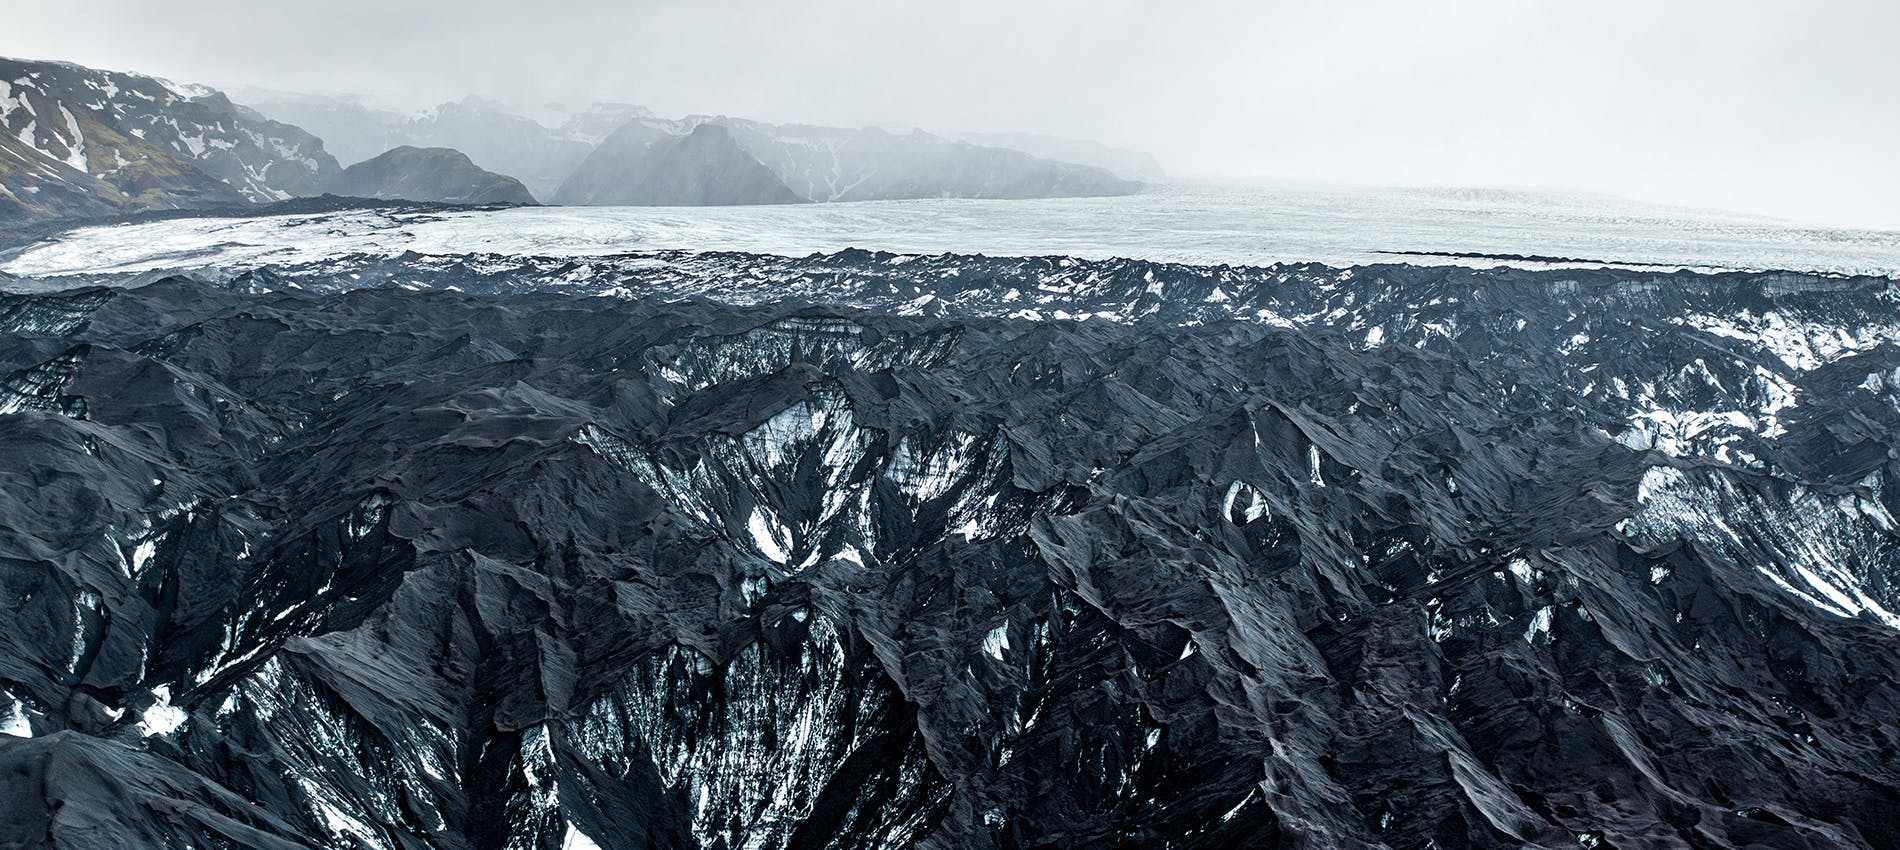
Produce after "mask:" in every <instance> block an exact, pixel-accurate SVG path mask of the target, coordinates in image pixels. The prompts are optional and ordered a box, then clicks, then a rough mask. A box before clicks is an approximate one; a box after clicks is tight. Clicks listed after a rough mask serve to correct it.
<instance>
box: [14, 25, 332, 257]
mask: <svg viewBox="0 0 1900 850" xmlns="http://www.w3.org/2000/svg"><path fill="white" fill-rule="evenodd" d="M337 172H338V168H337V164H336V160H335V159H333V158H332V157H331V156H330V155H329V154H328V153H327V152H325V151H324V148H323V143H322V142H321V141H319V140H318V139H317V138H316V137H315V136H312V135H310V134H309V133H306V132H304V131H303V130H301V129H298V128H297V127H293V126H291V125H288V124H282V123H278V122H275V121H271V120H269V119H266V118H264V117H263V116H261V115H258V114H257V113H255V112H252V111H250V110H248V109H245V108H243V107H240V106H236V105H234V104H232V103H231V101H230V100H229V99H228V98H226V97H225V96H224V95H222V94H220V93H218V92H216V91H213V90H210V89H205V88H201V87H187V86H179V85H176V84H173V83H169V82H166V81H164V80H159V79H156V78H153V77H147V76H142V75H138V74H126V73H118V72H113V71H99V70H95V69H91V68H84V67H81V66H78V65H71V64H67V63H63V62H35V61H25V60H18V59H0V219H7V218H12V219H24V218H47V217H70V216H93V215H106V214H113V213H124V212H136V211H143V210H165V209H192V208H206V207H221V206H236V205H242V204H246V203H262V202H269V201H279V200H284V199H286V198H290V197H294V196H300V195H313V194H318V193H320V192H321V191H322V187H323V186H324V185H325V184H326V183H327V182H328V181H329V180H331V179H333V178H335V176H336V174H337Z"/></svg>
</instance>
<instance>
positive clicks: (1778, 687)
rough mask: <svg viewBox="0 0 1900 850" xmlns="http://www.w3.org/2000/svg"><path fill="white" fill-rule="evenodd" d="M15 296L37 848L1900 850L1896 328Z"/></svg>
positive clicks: (10, 733)
mask: <svg viewBox="0 0 1900 850" xmlns="http://www.w3.org/2000/svg"><path fill="white" fill-rule="evenodd" d="M8 286H9V288H10V289H12V290H13V293H12V294H7V295H4V296H0V327H4V329H5V332H4V335H0V357H3V358H4V359H3V360H0V411H3V412H0V443H4V449H3V452H4V457H5V458H7V462H6V463H5V464H4V465H0V518H3V520H4V521H0V559H4V563H3V564H0V599H3V600H4V602H5V606H6V608H5V610H7V611H8V612H9V616H7V617H5V618H0V765H4V769H0V845H4V846H9V847H16V846H17V847H42V846H52V847H75V848H82V847H268V848H294V847H324V848H358V847H376V848H550V850H551V849H552V848H591V847H599V848H609V850H611V849H612V848H725V850H737V848H759V849H760V850H767V849H768V848H820V847H827V848H833V847H835V848H904V847H918V848H946V850H947V848H1056V847H1074V848H1096V847H1126V848H1159V847H1172V848H1230V847H1305V848H1381V847H1388V848H1428V847H1437V848H1454V847H1496V848H1505V847H1510V848H1517V847H1543V848H1570V847H1579V846H1581V847H1598V848H1602V847H1616V848H1743V847H1775V848H1840V847H1852V848H1891V847H1897V846H1900V720H1896V719H1895V718H1896V717H1900V619H1897V618H1896V613H1895V612H1896V611H1900V587H1897V586H1896V575H1897V574H1900V572H1897V570H1900V568H1897V567H1896V552H1900V549H1897V548H1896V547H1897V545H1900V528H1896V524H1895V521H1894V511H1895V509H1896V507H1897V506H1900V479H1897V476H1900V451H1897V450H1896V449H1897V448H1900V446H1897V444H1896V434H1900V348H1897V347H1896V346H1897V344H1900V300H1897V299H1900V283H1896V281H1894V280H1892V279H1888V278H1872V277H1825V276H1813V275H1797V274H1757V273H1729V274H1693V273H1686V272H1663V271H1655V272H1640V271H1631V270H1611V269H1600V270H1588V269H1571V270H1561V271H1526V270H1517V269H1493V270H1483V271H1478V270H1470V269H1462V268H1454V267H1434V268H1423V267H1415V266H1404V265H1391V266H1364V267H1357V268H1351V269H1339V268H1330V267H1325V266H1318V265H1303V266H1277V267H1200V266H1186V265H1177V264H1163V263H1147V262H1137V261H1082V260H1073V259H1060V258H1044V259H1033V258H1032V259H999V258H986V257H979V256H957V255H942V256H909V255H890V254H876V253H869V252H845V253H839V254H830V255H817V256H813V257H807V258H803V259H787V258H781V257H767V256H759V255H745V254H676V253H662V254H651V255H641V256H628V257H619V258H609V259H596V260H582V259H572V258H569V259H536V258H521V257H513V258H510V257H492V256H490V257H459V258H445V257H422V256H401V257H393V258H392V257H386V256H371V255H339V256H336V257H331V258H327V259H322V260H318V261H311V262H306V263H298V264H293V265H284V266H276V267H225V268H220V269H216V270H212V271H207V272H204V273H202V274H200V275H198V276H196V277H177V276H173V277H165V276H162V275H157V274H150V273H145V274H139V275H97V276H92V277H88V278H84V279H75V278H65V279H57V280H33V279H21V280H13V281H9V282H8Z"/></svg>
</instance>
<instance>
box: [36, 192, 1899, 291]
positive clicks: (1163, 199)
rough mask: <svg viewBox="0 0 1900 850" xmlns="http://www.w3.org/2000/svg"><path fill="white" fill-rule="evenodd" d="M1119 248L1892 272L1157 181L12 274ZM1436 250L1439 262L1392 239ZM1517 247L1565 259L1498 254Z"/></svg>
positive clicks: (1568, 214)
mask: <svg viewBox="0 0 1900 850" xmlns="http://www.w3.org/2000/svg"><path fill="white" fill-rule="evenodd" d="M845 248H865V249H871V250H885V251H892V252H897V253H922V254H934V253H951V252H953V253H981V254H990V255H1002V256H1042V255H1063V256H1073V257H1081V258H1107V257H1134V258H1140V259H1150V260H1160V261H1168V262H1185V263H1202V264H1223V263H1225V264H1233V265H1264V264H1271V263H1276V262H1286V263H1292V262H1309V261H1311V262H1323V263H1328V264H1331V265H1356V264H1363V263H1378V262H1413V263H1458V264H1460V265H1476V266H1491V265H1525V266H1533V267H1541V266H1549V265H1655V266H1663V267H1670V268H1696V269H1744V270H1768V269H1780V270H1792V271H1816V272H1831V273H1842V274H1874V275H1883V276H1900V233H1895V232H1884V231H1867V230H1844V229H1835V228H1822V227H1810V226H1804V225H1798V224H1791V223H1787V222H1781V221H1776V220H1772V219H1765V218H1753V217H1746V216H1740V215H1735V214H1729V213H1719V212H1710V211H1703V210H1685V209H1675V208H1668V207H1659V206H1650V205H1642V204H1637V203H1634V202H1629V201H1624V200H1620V199H1615V198H1605V197H1598V196H1589V195H1564V194H1553V193H1544V192H1529V191H1515V190H1466V189H1366V188H1345V187H1330V186H1313V185H1256V186H1214V185H1195V186H1169V187H1160V188H1156V189H1153V190H1151V191H1148V192H1144V193H1141V194H1137V195H1131V196H1124V197H1112V198H1068V199H1051V200H1034V201H981V200H949V199H931V200H914V201H872V202H860V203H839V204H811V205H789V206H759V207H691V208H679V207H535V208H523V209H510V210H500V211H468V212H448V213H421V212H393V211H388V210H361V211H352V212H344V213H327V214H320V215H287V216H275V217H265V218H185V219H174V220H169V221H161V222H151V223H145V224H131V225H115V226H106V227H93V228H85V229H81V230H76V231H72V232H69V233H65V234H62V235H61V236H59V237H57V238H56V239H54V240H50V241H47V242H43V243H40V244H38V245H35V246H31V247H29V248H27V249H26V250H24V251H23V252H21V253H19V254H17V255H16V256H14V257H12V258H11V259H9V260H7V261H6V262H4V263H0V271H4V272H6V273H8V274H13V275H18V276H22V277H48V276H62V275H74V274H87V273H101V272H133V271H154V270H191V269H199V268H211V267H220V268H230V267H234V266H239V267H242V266H255V265H263V264H291V263H301V262H310V261H316V260H322V259H326V258H332V257H336V256H340V255H345V254H372V255H375V254H384V255H392V256H393V255H397V254H401V253H403V252H407V251H413V252H417V253H421V254H433V255H460V254H473V253H485V254H502V255H516V256H530V255H532V256H552V257H569V256H572V257H585V256H600V255H607V254H624V253H634V252H641V251H652V250H662V249H667V250H674V249H677V250H690V251H746V252H756V253H768V254H783V255H791V256H802V255H805V254H810V253H814V252H828V251H837V250H842V249H845ZM1408 251H1409V252H1444V253H1450V254H1457V255H1463V256H1458V257H1442V256H1420V255H1408V254H1403V253H1394V252H1408ZM1474 255H1521V256H1532V257H1545V258H1567V259H1571V260H1578V261H1582V262H1577V263H1550V262H1531V261H1506V260H1498V259H1493V258H1486V257H1482V256H1474Z"/></svg>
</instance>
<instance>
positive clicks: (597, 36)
mask: <svg viewBox="0 0 1900 850" xmlns="http://www.w3.org/2000/svg"><path fill="white" fill-rule="evenodd" d="M6 18H7V20H6V26H5V28H4V29H0V53H3V54H7V55H13V56H21V57H28V58H44V59H67V60H71V61H76V62H80V63H83V64H88V65H96V66H101V67H107V68H113V69H118V70H135V71H143V72H147V73H153V74H158V75H161V76H167V77H171V78H174V79H177V80H180V81H187V82H202V83H207V84H210V85H215V86H222V87H231V86H241V85H249V86H258V87H269V88H280V89H291V90H305V91H317V92H326V93H342V92H350V93H361V94H367V95H372V96H376V97H378V98H380V99H383V100H387V101H390V102H395V103H409V104H417V105H426V104H430V103H434V102H439V101H441V100H446V99H453V98H458V97H460V96H462V95H464V94H468V93H479V94H483V95H488V96H491V97H498V98H502V99H506V100H512V101H516V102H544V101H550V100H552V101H561V102H566V103H585V102H589V101H594V100H618V101H632V102H637V103H643V104H646V105H648V106H651V107H652V108H654V109H655V110H656V111H659V112H660V113H662V114H667V115H682V114H686V113H693V112H703V113H722V114H729V115H738V116H745V117H752V118H759V119H765V120H773V121H803V122H808V123H823V124H841V125H847V126H858V125H863V124H873V123H875V124H880V125H886V126H892V125H895V126H905V127H908V126H919V127H924V128H926V129H937V130H959V131H1006V130H1023V131H1033V132H1042V133H1052V134H1059V135H1067V136H1076V137H1083V138H1093V139H1098V140H1101V141H1104V142H1109V143H1113V144H1117V145H1124V146H1129V147H1136V148H1141V149H1145V150H1148V151H1151V152H1153V153H1154V154H1156V155H1157V156H1159V157H1160V158H1161V160H1162V162H1163V164H1164V165H1165V166H1167V167H1168V168H1169V169H1170V170H1171V171H1172V172H1174V173H1176V174H1180V175H1188V176H1233V177H1258V178H1288V179H1303V180H1325V181H1340V182H1352V183H1405V184H1440V185H1487V186H1489V185H1502V186H1550V187H1562V188H1577V189H1586V190H1592V191H1598V192H1606V193H1612V194H1618V195H1625V196H1630V197H1636V198H1641V199H1646V200H1655V201H1663V202H1669V203H1680V204H1688V205H1696V206H1709V207H1719V208H1727V209H1735V210H1743V211H1751V212H1759V213H1766V214H1770V215H1778V216H1781V217H1784V218H1792V219H1797V220H1806V221H1814V222H1819V223H1835V224H1849V225H1866V226H1876V227H1884V228H1896V229H1900V155H1896V153H1895V151H1896V150H1900V48H1897V47H1896V45H1895V38H1896V35H1900V0H1787V2H1765V0H1706V2H1703V1H1702V0H1698V2H1687V0H1683V1H1681V2H1671V1H1670V0H1642V1H1641V2H1635V1H1634V0H1631V1H1630V2H1625V0H1609V2H1604V0H1593V2H1574V0H1566V1H1565V2H1559V1H1558V0H1549V2H1537V1H1536V0H1519V1H1518V2H1505V0H1429V1H1428V0H1364V2H1355V0H1324V2H1322V1H1321V0H1315V1H1314V2H1275V0H1251V2H1216V0H1147V2H1137V1H1136V0H942V1H940V2H931V3H923V2H912V0H817V2H804V0H798V2H794V0H534V1H533V2H522V0H454V2H449V0H408V1H407V2H405V1H404V0H295V1H294V2H285V3H278V2H266V0H172V2H154V0H88V2H84V3H41V2H33V3H19V4H15V8H11V9H9V10H8V12H7V15H6Z"/></svg>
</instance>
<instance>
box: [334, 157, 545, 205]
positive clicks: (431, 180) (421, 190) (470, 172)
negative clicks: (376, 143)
mask: <svg viewBox="0 0 1900 850" xmlns="http://www.w3.org/2000/svg"><path fill="white" fill-rule="evenodd" d="M332 191H334V192H335V193H336V194H339V195H347V196H350V197H357V198H392V199H401V200H408V201H428V202H440V203H455V204H533V203H534V202H535V200H534V196H533V195H531V194H529V193H528V189H527V187H526V186H523V185H521V181H519V180H516V179H514V178H513V177H509V176H507V175H503V174H496V173H494V172H492V171H484V170H482V169H480V168H477V167H476V166H475V163H473V162H470V161H469V159H468V157H467V156H465V155H463V154H462V153H461V152H460V151H455V150H450V149H448V148H412V147H398V148H392V149H390V150H388V151H385V152H384V153H382V154H381V155H379V156H376V157H374V158H372V159H368V160H365V161H363V162H359V163H357V164H355V165H352V166H350V167H349V168H346V169H343V173H342V174H341V175H339V176H338V177H337V180H336V182H335V183H333V184H332Z"/></svg>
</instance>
